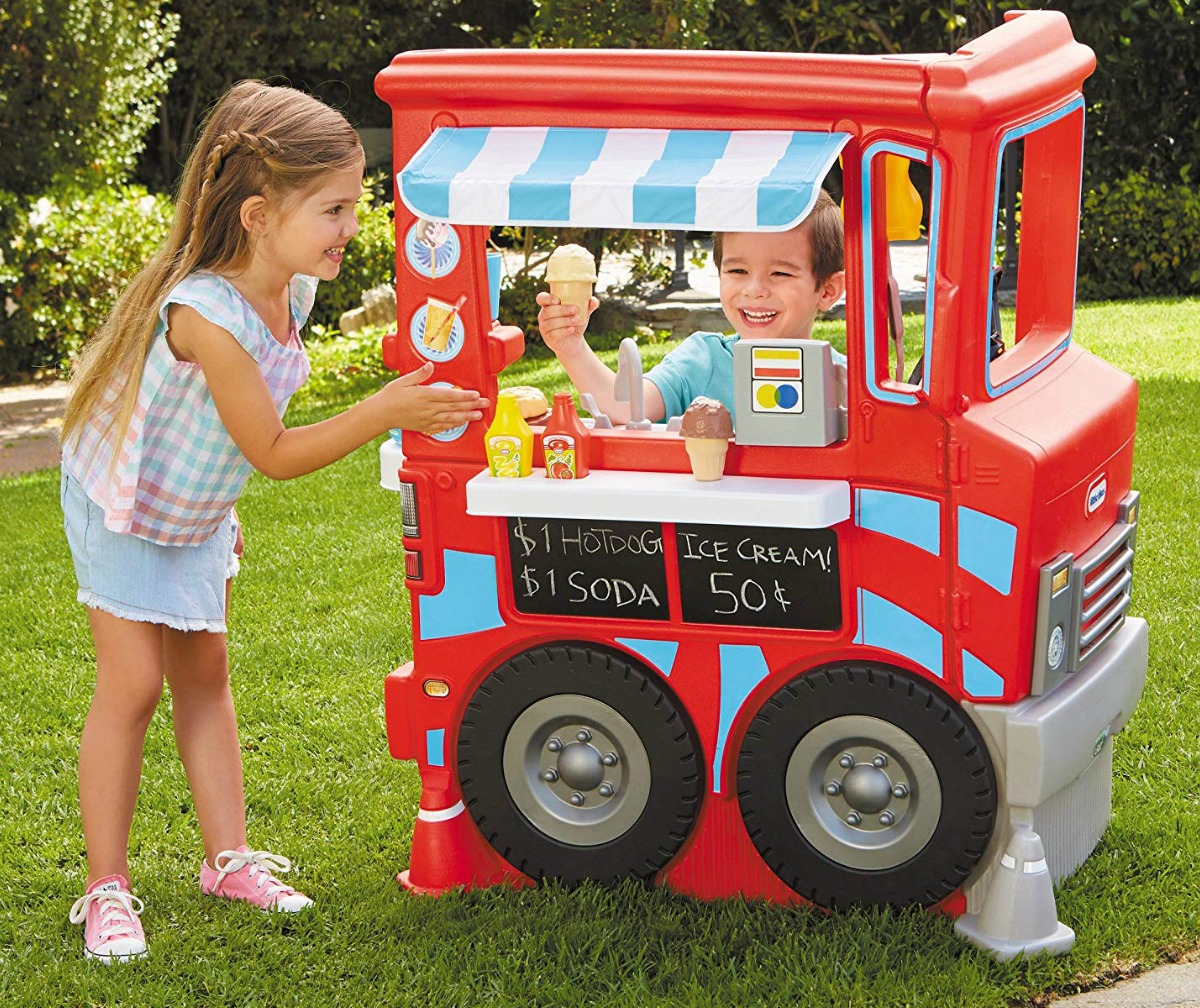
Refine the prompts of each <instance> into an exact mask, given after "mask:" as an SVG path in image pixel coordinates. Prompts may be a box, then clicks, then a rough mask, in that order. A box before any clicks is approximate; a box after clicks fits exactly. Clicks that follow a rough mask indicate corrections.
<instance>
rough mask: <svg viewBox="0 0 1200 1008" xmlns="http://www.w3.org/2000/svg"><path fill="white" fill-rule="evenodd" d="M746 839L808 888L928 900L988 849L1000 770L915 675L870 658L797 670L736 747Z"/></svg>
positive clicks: (825, 901)
mask: <svg viewBox="0 0 1200 1008" xmlns="http://www.w3.org/2000/svg"><path fill="white" fill-rule="evenodd" d="M737 779H738V801H739V803H740V805H741V809H742V819H743V820H744V821H745V824H746V829H747V830H748V831H749V833H750V838H751V839H752V840H753V841H754V845H755V846H756V847H757V848H758V851H759V853H760V854H761V855H762V856H763V859H764V860H765V861H766V862H767V864H768V865H769V866H770V868H771V870H772V871H773V872H775V874H776V875H778V876H779V877H780V878H781V879H782V880H783V881H784V882H785V883H787V884H788V885H789V886H791V887H792V888H793V889H794V890H795V891H796V892H798V893H799V894H800V895H801V896H804V897H805V898H806V899H809V900H811V901H812V902H814V903H817V904H819V905H821V906H825V907H830V908H836V907H840V906H845V905H847V904H851V903H859V904H890V905H892V906H896V907H901V906H909V905H920V906H930V905H932V904H934V903H937V902H938V901H939V900H941V899H943V898H944V897H946V896H948V895H950V893H952V892H953V891H954V890H955V889H957V888H958V887H959V886H960V885H961V884H962V883H963V882H964V881H966V879H967V877H968V876H969V875H970V874H971V870H972V869H973V868H974V866H975V864H976V863H977V862H978V861H979V859H980V858H981V857H982V856H983V853H984V850H985V848H986V847H987V844H988V840H989V838H990V837H991V835H992V828H993V825H994V823H995V816H996V798H997V795H996V780H995V776H994V774H993V772H992V762H991V759H990V757H989V756H988V752H987V746H986V745H985V743H984V741H983V739H982V738H981V737H980V735H979V732H978V731H977V730H976V728H975V726H974V724H973V723H972V722H971V721H970V719H969V718H967V717H966V716H965V715H964V714H963V713H962V711H961V710H959V708H958V707H957V706H956V705H955V704H954V703H953V702H952V701H950V700H948V699H947V698H946V697H944V696H943V695H942V694H941V693H940V692H938V691H936V690H935V689H934V688H933V687H932V686H930V685H929V684H927V683H925V682H924V681H923V680H921V679H919V678H917V677H915V676H912V675H909V674H907V673H905V672H902V671H899V670H897V669H891V668H886V667H883V666H876V665H861V664H854V665H831V666H827V667H825V668H820V669H817V670H815V671H813V672H810V673H808V674H806V675H803V676H800V677H799V678H797V679H793V680H792V681H791V682H790V683H788V685H786V686H784V687H783V688H782V689H781V690H779V691H778V692H777V693H776V694H775V695H774V696H772V697H771V698H770V699H769V700H768V701H767V702H766V703H765V704H763V706H762V709H761V710H760V711H759V713H758V714H757V715H756V716H755V718H754V720H753V721H752V722H751V724H750V727H749V729H748V730H747V732H746V739H745V741H744V743H743V744H742V750H741V755H740V757H739V759H738V774H737Z"/></svg>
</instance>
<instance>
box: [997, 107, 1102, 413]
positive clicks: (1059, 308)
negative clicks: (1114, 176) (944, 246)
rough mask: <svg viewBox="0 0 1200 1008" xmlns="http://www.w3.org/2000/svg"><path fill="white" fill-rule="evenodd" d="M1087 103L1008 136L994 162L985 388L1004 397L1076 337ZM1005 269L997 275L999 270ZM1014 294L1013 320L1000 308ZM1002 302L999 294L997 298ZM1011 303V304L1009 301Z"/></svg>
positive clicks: (1021, 127) (1029, 124) (1051, 114)
mask: <svg viewBox="0 0 1200 1008" xmlns="http://www.w3.org/2000/svg"><path fill="white" fill-rule="evenodd" d="M1082 146H1083V99H1077V100H1075V101H1073V102H1071V103H1070V104H1068V105H1065V106H1063V107H1062V108H1060V109H1058V110H1057V111H1055V112H1051V113H1050V114H1048V115H1045V116H1042V117H1041V118H1039V119H1036V120H1034V121H1033V122H1030V123H1028V124H1026V125H1024V126H1020V127H1017V128H1016V129H1013V130H1010V131H1009V132H1008V133H1006V134H1005V135H1004V139H1003V142H1002V143H1001V145H1000V150H999V152H998V153H997V156H996V165H995V179H996V200H995V211H994V219H993V227H992V247H991V259H990V262H989V264H988V269H987V271H986V272H985V273H984V274H983V276H984V277H985V282H986V283H988V284H990V285H991V289H990V290H989V291H988V297H987V299H986V304H987V305H988V309H987V312H988V318H987V334H988V339H987V342H986V347H987V349H986V351H985V353H986V360H985V366H986V369H987V388H988V391H989V393H991V394H992V395H1000V394H1002V393H1004V392H1007V391H1008V390H1009V389H1011V388H1015V387H1016V386H1017V385H1020V384H1021V383H1022V382H1024V381H1025V380H1026V379H1028V378H1030V377H1032V376H1033V375H1034V374H1036V373H1037V372H1038V371H1040V370H1041V369H1042V368H1043V367H1045V366H1046V364H1048V363H1049V362H1050V361H1051V360H1053V359H1054V358H1055V357H1056V356H1058V354H1059V353H1061V352H1062V351H1063V350H1064V349H1065V348H1066V345H1067V343H1068V342H1069V341H1070V338H1071V328H1072V324H1073V321H1074V309H1075V272H1074V270H1069V269H1062V268H1060V267H1059V265H1058V264H1060V263H1062V262H1065V261H1070V262H1073V261H1074V260H1075V256H1076V250H1077V247H1078V243H1079V229H1078V223H1077V221H1078V212H1079V195H1080V173H1079V164H1080V158H1081V156H1082ZM998 271H1000V272H998ZM1008 291H1012V292H1014V294H1015V299H1016V312H1015V317H1011V318H1010V316H1009V314H1008V312H1007V311H1005V312H1004V313H1003V315H1002V316H1000V315H999V313H1000V305H1001V303H1003V302H1004V301H1006V300H1007V297H1005V296H1004V295H1006V294H1007V292H1008ZM998 294H999V295H1000V296H997V295H998ZM1009 303H1011V302H1009Z"/></svg>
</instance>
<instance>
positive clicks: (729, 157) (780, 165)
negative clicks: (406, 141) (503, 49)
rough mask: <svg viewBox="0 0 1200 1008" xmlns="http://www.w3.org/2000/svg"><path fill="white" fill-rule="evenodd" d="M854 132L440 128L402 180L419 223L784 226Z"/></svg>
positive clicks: (804, 208) (796, 216) (805, 204)
mask: <svg viewBox="0 0 1200 1008" xmlns="http://www.w3.org/2000/svg"><path fill="white" fill-rule="evenodd" d="M849 139H850V135H849V134H848V133H800V132H787V131H782V130H733V131H722V130H668V129H570V128H564V127H553V126H551V127H524V126H523V127H494V128H488V127H465V128H448V127H443V128H441V129H438V130H436V131H435V132H434V133H433V135H432V136H431V137H430V138H429V139H428V140H427V141H426V142H425V145H424V146H423V147H422V148H421V149H420V150H419V151H417V153H416V155H415V156H414V157H413V159H412V160H411V161H410V162H409V163H408V165H407V167H405V168H404V169H403V170H402V171H401V172H400V174H399V177H398V181H399V191H400V198H401V199H402V200H403V201H404V203H405V204H406V205H407V206H408V207H409V209H411V210H412V211H413V212H414V213H416V214H417V215H418V216H421V217H424V218H426V219H428V220H435V221H448V222H450V223H454V224H530V225H541V226H548V227H561V226H569V227H629V228H665V229H675V230H697V231H782V230H784V229H786V228H789V227H791V226H792V225H793V224H796V223H797V222H798V221H801V220H803V219H804V217H805V216H806V215H807V214H808V212H809V210H811V209H812V205H813V203H814V201H815V200H816V196H817V189H818V188H819V186H820V184H821V180H822V179H823V178H824V177H825V175H826V173H827V172H828V171H829V169H830V167H831V166H832V165H833V162H834V159H835V158H836V157H837V156H838V153H839V152H840V151H841V149H842V147H844V146H845V144H846V141H847V140H849Z"/></svg>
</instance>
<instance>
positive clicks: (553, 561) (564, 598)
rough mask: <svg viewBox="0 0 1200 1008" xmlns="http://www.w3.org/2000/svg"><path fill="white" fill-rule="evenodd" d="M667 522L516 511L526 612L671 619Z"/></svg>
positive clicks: (515, 544) (515, 575)
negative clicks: (530, 514) (526, 515)
mask: <svg viewBox="0 0 1200 1008" xmlns="http://www.w3.org/2000/svg"><path fill="white" fill-rule="evenodd" d="M662 539H663V537H662V526H661V525H659V524H657V523H653V522H620V521H603V520H597V521H592V520H587V519H572V518H509V519H508V556H509V565H510V567H511V568H512V586H513V596H514V598H515V599H516V604H517V609H518V610H519V611H520V612H523V613H541V614H545V615H561V616H611V617H615V618H619V619H649V620H665V619H669V618H670V615H671V614H670V609H669V608H668V606H667V568H666V562H665V561H664V559H663V541H662Z"/></svg>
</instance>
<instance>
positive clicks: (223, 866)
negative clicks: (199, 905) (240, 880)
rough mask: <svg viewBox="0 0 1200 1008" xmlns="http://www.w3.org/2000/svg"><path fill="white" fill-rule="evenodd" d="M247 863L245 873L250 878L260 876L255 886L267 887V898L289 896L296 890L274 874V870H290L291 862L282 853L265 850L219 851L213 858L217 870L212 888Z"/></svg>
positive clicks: (259, 887) (258, 887)
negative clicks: (247, 867)
mask: <svg viewBox="0 0 1200 1008" xmlns="http://www.w3.org/2000/svg"><path fill="white" fill-rule="evenodd" d="M247 865H249V871H247V872H246V874H247V875H248V876H249V877H250V878H254V877H255V876H260V877H259V879H258V881H257V882H256V883H255V888H257V889H262V888H263V887H264V886H267V887H268V888H267V893H266V895H267V898H268V899H270V898H272V897H274V896H290V895H291V894H292V893H294V892H295V891H296V890H295V889H293V888H292V887H291V886H290V885H287V884H286V883H284V882H280V881H279V879H277V878H276V877H275V875H274V873H275V872H285V873H286V872H290V871H291V870H292V862H291V861H289V860H288V859H287V858H285V857H284V856H283V855H282V854H272V853H271V852H270V851H265V850H252V851H235V850H226V851H221V853H220V854H218V855H217V856H216V857H215V858H214V859H213V868H215V869H216V871H217V882H216V886H215V887H214V888H216V887H219V886H220V885H221V883H222V882H223V881H224V880H225V876H226V875H232V874H234V873H235V872H239V871H241V870H242V869H243V868H245V867H246V866H247Z"/></svg>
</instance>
